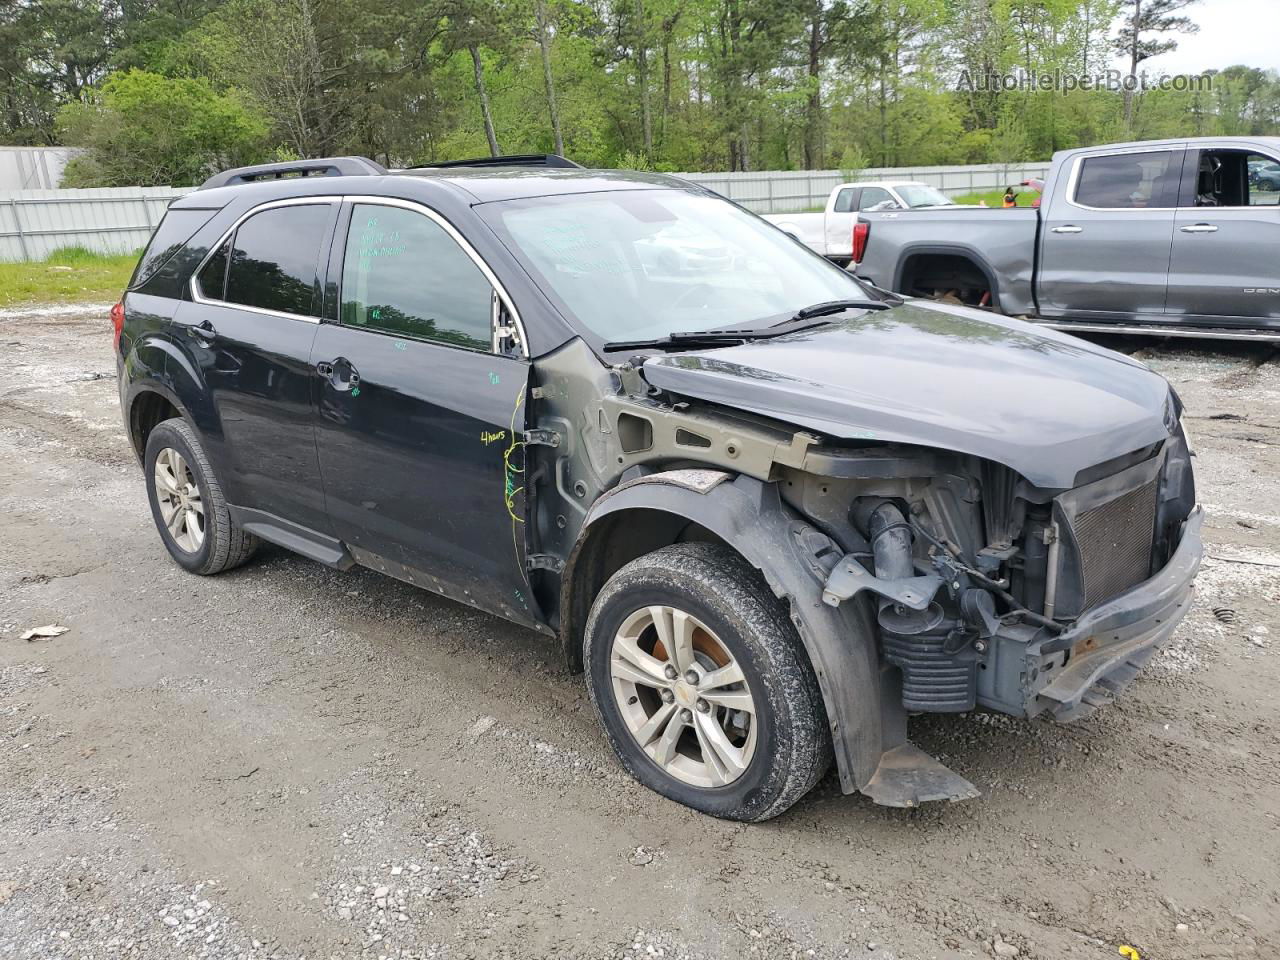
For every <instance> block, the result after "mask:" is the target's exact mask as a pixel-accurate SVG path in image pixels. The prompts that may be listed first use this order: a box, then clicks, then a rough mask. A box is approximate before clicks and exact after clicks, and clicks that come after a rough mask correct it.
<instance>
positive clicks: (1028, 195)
mask: <svg viewBox="0 0 1280 960" xmlns="http://www.w3.org/2000/svg"><path fill="white" fill-rule="evenodd" d="M1038 196H1040V194H1038V193H1036V191H1034V190H1032V189H1031V188H1030V187H1022V188H1020V189H1019V190H1018V206H1020V207H1029V206H1031V201H1032V200H1034V199H1035V198H1036V197H1038ZM951 199H952V200H954V201H955V202H956V203H966V204H969V205H971V206H974V205H977V204H978V203H980V202H985V203H986V205H987V206H988V207H1001V206H1004V191H1003V190H989V191H987V192H986V193H966V194H964V195H963V196H959V197H952V198H951Z"/></svg>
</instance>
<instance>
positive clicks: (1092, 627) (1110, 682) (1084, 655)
mask: <svg viewBox="0 0 1280 960" xmlns="http://www.w3.org/2000/svg"><path fill="white" fill-rule="evenodd" d="M1203 525H1204V510H1203V509H1202V508H1200V507H1199V506H1197V507H1195V508H1194V509H1193V510H1192V511H1191V513H1190V514H1189V515H1188V516H1187V519H1186V521H1185V523H1184V525H1183V528H1182V538H1181V540H1180V541H1179V543H1178V548H1177V549H1176V550H1175V551H1174V554H1173V556H1172V557H1171V558H1170V559H1169V562H1168V563H1167V564H1165V566H1164V569H1162V570H1161V571H1160V572H1159V573H1157V574H1156V575H1155V576H1154V577H1151V578H1150V579H1149V580H1146V581H1144V582H1143V583H1140V584H1139V585H1138V586H1136V587H1134V588H1133V589H1131V590H1128V591H1126V592H1125V593H1122V594H1121V595H1120V596H1118V597H1114V598H1112V599H1111V600H1108V601H1106V602H1105V603H1101V604H1099V605H1098V606H1096V607H1094V608H1093V609H1091V610H1088V611H1086V612H1085V613H1084V614H1082V615H1081V616H1080V617H1079V619H1077V620H1076V621H1075V623H1073V624H1072V625H1071V626H1070V627H1069V628H1067V630H1066V631H1064V632H1063V633H1061V634H1058V635H1057V636H1055V637H1050V638H1048V639H1046V640H1043V641H1040V642H1039V643H1032V644H1030V645H1029V646H1028V649H1027V662H1028V664H1039V671H1038V672H1045V671H1044V665H1045V664H1052V663H1054V662H1055V661H1060V660H1061V655H1062V654H1063V653H1069V656H1068V657H1067V661H1066V663H1065V664H1064V665H1063V666H1062V667H1061V669H1058V670H1056V671H1054V672H1051V673H1049V676H1050V677H1051V679H1049V681H1048V682H1047V683H1046V684H1045V685H1044V686H1043V687H1040V688H1039V689H1038V690H1036V691H1035V692H1034V695H1033V696H1032V698H1031V699H1030V701H1029V702H1028V704H1027V713H1028V714H1030V715H1035V714H1038V713H1042V712H1045V711H1049V712H1050V713H1051V714H1052V715H1053V717H1054V718H1055V719H1057V720H1061V721H1063V722H1067V721H1071V720H1077V719H1079V718H1081V717H1083V716H1087V715H1088V714H1089V713H1092V712H1093V710H1094V709H1095V708H1097V707H1100V706H1103V705H1105V704H1107V703H1110V702H1111V700H1112V699H1114V697H1115V695H1116V694H1118V693H1120V692H1121V691H1122V690H1123V689H1124V688H1125V687H1127V686H1128V685H1129V683H1130V682H1131V681H1132V680H1133V678H1134V677H1135V676H1137V674H1138V671H1140V670H1141V669H1142V668H1143V667H1144V666H1145V665H1146V664H1147V662H1148V661H1149V660H1150V659H1151V657H1152V656H1154V655H1155V652H1156V650H1157V649H1159V647H1160V646H1161V645H1162V644H1163V643H1164V642H1165V641H1166V640H1168V639H1169V637H1170V636H1171V635H1172V634H1173V631H1174V629H1175V628H1176V627H1177V626H1178V624H1179V623H1180V622H1181V620H1182V618H1183V617H1184V616H1185V615H1186V613H1187V610H1188V609H1189V608H1190V606H1191V598H1192V596H1193V595H1194V591H1195V585H1194V581H1195V576H1196V572H1197V571H1198V570H1199V569H1200V559H1201V557H1202V556H1203V555H1204V540H1203V538H1202V537H1201V533H1200V529H1201V527H1202V526H1203ZM1033 675H1034V674H1033Z"/></svg>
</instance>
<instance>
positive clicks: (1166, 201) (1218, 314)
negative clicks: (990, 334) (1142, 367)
mask: <svg viewBox="0 0 1280 960" xmlns="http://www.w3.org/2000/svg"><path fill="white" fill-rule="evenodd" d="M1278 157H1280V137H1205V138H1195V139H1183V140H1162V141H1147V142H1143V143H1127V144H1117V145H1111V146H1102V147H1090V148H1084V149H1078V150H1065V151H1062V152H1059V153H1056V154H1054V157H1053V167H1052V169H1051V170H1050V172H1049V176H1048V178H1047V179H1046V181H1045V186H1044V195H1043V200H1042V203H1041V204H1040V206H1039V207H1038V208H1015V209H994V208H984V207H970V206H956V207H939V208H937V209H927V210H902V211H890V212H879V213H871V212H867V213H861V214H859V216H858V227H857V230H856V231H855V245H857V246H859V247H860V248H861V249H860V250H859V251H858V252H859V253H860V254H861V256H858V257H857V258H856V259H857V260H858V261H859V262H858V266H857V268H856V269H857V274H858V276H859V277H862V278H864V279H866V280H869V281H871V282H872V283H874V284H876V285H878V286H881V287H885V288H888V289H891V290H894V291H897V292H900V293H903V294H908V295H913V296H920V297H929V298H934V299H943V300H948V301H952V302H954V301H959V302H961V303H965V304H969V305H972V306H978V307H986V308H989V309H992V310H995V311H997V312H999V313H1004V314H1009V315H1011V316H1020V317H1025V318H1027V319H1031V320H1037V321H1040V322H1043V323H1046V324H1048V325H1050V326H1053V327H1056V328H1058V329H1064V330H1075V331H1091V330H1094V331H1105V332H1138V333H1147V332H1158V333H1162V334H1166V335H1198V336H1213V337H1218V338H1222V337H1236V338H1248V339H1267V340H1277V339H1280V205H1277V200H1280V190H1277V189H1276V187H1274V186H1272V185H1271V183H1270V181H1265V182H1264V181H1263V179H1262V178H1259V177H1251V176H1250V174H1251V172H1252V171H1254V170H1256V169H1258V168H1260V167H1262V166H1265V164H1262V163H1260V161H1265V162H1267V163H1274V162H1275V161H1276V158H1278ZM859 234H860V235H861V236H860V237H859Z"/></svg>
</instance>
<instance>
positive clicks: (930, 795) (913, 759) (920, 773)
mask: <svg viewBox="0 0 1280 960" xmlns="http://www.w3.org/2000/svg"><path fill="white" fill-rule="evenodd" d="M861 792H862V793H864V794H866V795H867V796H868V797H870V798H871V799H872V800H874V801H875V802H876V803H879V804H882V805H883V806H886V807H918V806H919V805H920V804H922V803H928V802H930V801H932V800H972V799H973V798H974V797H976V796H978V795H979V793H978V788H977V787H975V786H974V785H973V784H972V783H970V782H969V781H968V780H966V779H965V778H964V777H962V776H960V775H959V774H958V773H953V772H952V771H951V770H949V769H947V768H946V767H944V766H943V765H942V764H941V763H939V762H938V761H937V760H935V759H934V758H933V757H931V756H929V754H927V753H925V752H924V751H923V750H921V749H920V748H919V747H917V746H916V745H915V744H913V743H902V744H899V745H898V746H896V747H894V748H893V749H892V750H886V751H885V752H884V753H882V754H881V755H880V766H878V767H877V768H876V772H875V773H874V774H872V776H871V779H870V780H869V781H867V785H866V786H865V787H863V788H862V790H861Z"/></svg>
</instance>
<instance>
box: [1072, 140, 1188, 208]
mask: <svg viewBox="0 0 1280 960" xmlns="http://www.w3.org/2000/svg"><path fill="white" fill-rule="evenodd" d="M1181 164H1182V152H1181V151H1174V150H1152V151H1145V152H1142V153H1118V154H1112V155H1110V156H1105V157H1086V158H1085V159H1084V160H1083V161H1082V163H1081V165H1080V176H1079V179H1078V180H1077V182H1076V193H1075V202H1076V203H1078V204H1081V205H1083V206H1086V207H1098V208H1101V209H1104V210H1125V209H1141V208H1144V207H1172V206H1175V205H1176V202H1177V199H1176V198H1177V195H1178V181H1179V179H1180V177H1181Z"/></svg>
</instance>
